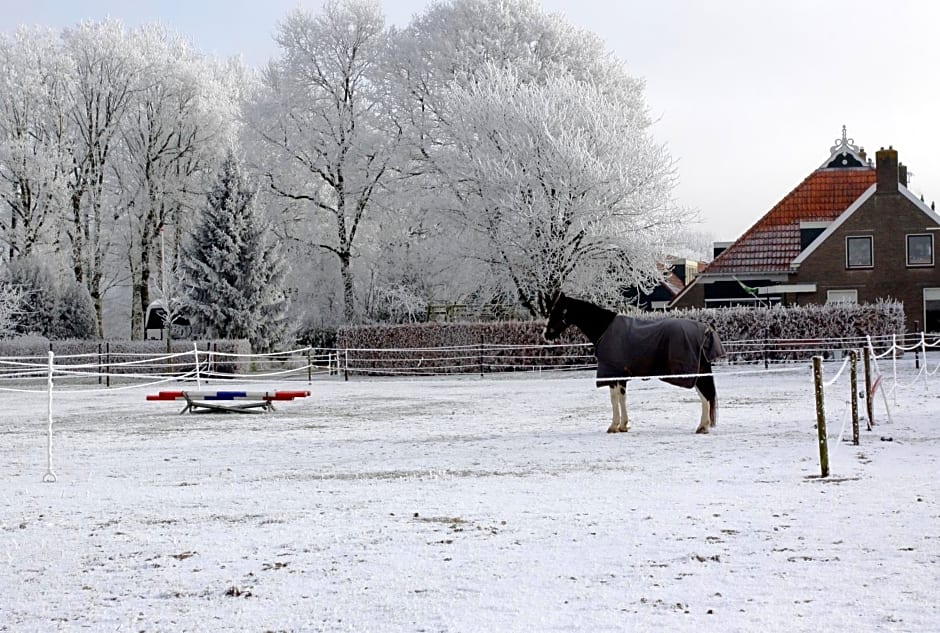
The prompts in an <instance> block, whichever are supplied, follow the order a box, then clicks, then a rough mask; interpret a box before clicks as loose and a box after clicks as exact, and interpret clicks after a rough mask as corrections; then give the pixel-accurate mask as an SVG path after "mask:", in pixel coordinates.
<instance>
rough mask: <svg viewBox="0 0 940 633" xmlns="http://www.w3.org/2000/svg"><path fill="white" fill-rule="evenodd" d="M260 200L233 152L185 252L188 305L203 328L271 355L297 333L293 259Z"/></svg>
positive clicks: (188, 308) (211, 191) (205, 330)
mask: <svg viewBox="0 0 940 633" xmlns="http://www.w3.org/2000/svg"><path fill="white" fill-rule="evenodd" d="M254 200H255V191H254V189H253V188H252V186H251V184H250V183H249V181H248V180H247V178H246V177H245V175H244V174H243V172H242V169H241V167H240V166H239V163H238V160H237V159H236V158H235V156H234V154H233V153H231V152H230V153H229V154H228V156H227V157H226V158H225V160H224V162H223V163H222V166H221V169H220V171H219V174H218V177H217V180H216V183H215V185H214V186H213V187H212V189H211V190H210V191H209V193H208V196H207V201H206V205H205V207H204V208H203V211H202V215H201V217H200V218H199V220H198V221H197V223H196V226H195V228H194V230H193V232H192V235H191V239H190V241H189V242H188V244H187V245H186V246H185V248H184V256H183V262H182V266H183V271H184V280H185V281H184V283H185V285H186V293H187V297H186V302H185V303H186V309H187V313H188V315H189V317H190V320H191V323H192V324H193V326H194V327H195V328H196V331H201V332H202V333H205V334H206V335H208V336H211V337H215V338H225V339H239V338H242V339H248V340H249V341H251V345H252V348H253V349H254V350H256V351H267V350H269V349H271V348H272V347H275V346H276V345H278V344H280V343H281V342H283V340H284V339H285V337H286V336H287V334H288V333H289V332H288V323H287V319H286V314H287V308H288V299H287V295H286V293H285V291H284V288H283V281H284V275H285V273H286V272H287V262H286V260H285V258H284V257H283V255H282V252H281V249H280V245H279V244H277V243H276V242H275V241H274V240H273V239H272V234H271V233H270V231H269V230H268V227H267V224H266V222H265V219H264V217H263V216H262V214H261V213H260V211H259V210H258V209H257V208H256V206H255V203H254Z"/></svg>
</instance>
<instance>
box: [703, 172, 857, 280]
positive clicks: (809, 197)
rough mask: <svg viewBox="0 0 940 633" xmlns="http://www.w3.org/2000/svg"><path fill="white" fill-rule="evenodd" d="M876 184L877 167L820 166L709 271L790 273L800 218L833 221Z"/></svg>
mask: <svg viewBox="0 0 940 633" xmlns="http://www.w3.org/2000/svg"><path fill="white" fill-rule="evenodd" d="M873 184H875V169H874V168H873V167H859V168H852V169H817V170H816V171H814V172H813V173H811V174H810V175H809V176H807V178H806V179H805V180H804V181H803V182H801V183H800V184H799V185H798V186H797V187H796V188H795V189H794V190H793V191H791V192H790V193H789V194H787V195H786V196H785V197H784V198H783V200H781V201H780V202H778V203H777V205H776V206H775V207H774V208H773V209H771V210H770V211H769V212H768V213H767V215H765V216H764V217H762V218H761V219H760V220H758V221H757V223H756V224H755V225H754V226H752V227H751V228H750V229H748V230H747V232H745V233H744V235H742V236H741V237H740V238H738V240H737V241H736V242H735V243H734V244H732V245H731V246H729V247H728V248H727V249H725V251H724V252H722V253H721V254H720V255H719V256H718V257H716V258H715V260H714V261H713V262H712V263H711V264H709V265H708V267H707V268H706V269H705V270H704V273H705V274H709V273H711V274H720V273H746V272H780V271H789V269H790V262H791V261H793V260H794V259H795V258H796V256H797V255H799V254H800V222H831V221H833V220H835V219H836V218H838V217H839V215H841V214H842V212H843V211H845V210H846V209H847V208H848V207H849V206H850V205H851V204H852V203H853V202H855V200H856V199H857V198H858V197H859V196H861V195H862V194H863V193H865V190H866V189H868V188H869V187H870V186H872V185H873Z"/></svg>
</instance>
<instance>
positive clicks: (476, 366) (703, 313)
mask: <svg viewBox="0 0 940 633" xmlns="http://www.w3.org/2000/svg"><path fill="white" fill-rule="evenodd" d="M631 316H635V317H637V318H644V319H662V318H669V317H682V318H688V319H692V320H695V321H701V322H703V323H706V324H708V325H710V326H711V327H712V328H714V329H715V331H716V332H717V333H718V336H719V337H720V338H721V339H722V341H723V342H724V343H725V347H726V349H727V351H728V352H729V359H730V360H740V361H748V360H759V359H767V360H798V359H803V358H808V357H809V356H812V355H813V354H815V353H820V352H821V351H825V352H826V353H831V352H832V351H833V350H839V349H848V348H857V347H860V345H861V342H862V341H864V337H865V336H866V335H867V336H871V337H873V338H877V337H883V336H888V335H891V334H903V333H904V308H903V305H902V304H900V303H898V302H896V301H879V302H877V303H873V304H861V305H856V304H847V303H838V304H829V305H818V306H817V305H812V306H790V307H783V306H772V307H768V308H751V307H733V308H710V309H692V310H684V311H676V312H638V313H635V314H631ZM544 327H545V323H544V321H493V322H486V323H419V324H403V325H373V326H355V327H353V326H350V327H343V328H340V329H339V330H338V331H337V341H336V346H337V348H339V349H341V350H353V351H348V352H347V354H348V357H349V367H350V369H353V370H355V371H362V372H370V371H371V372H374V373H392V372H395V371H410V372H427V373H460V372H468V373H473V372H479V371H481V368H482V371H501V370H511V369H524V368H527V367H541V366H557V365H583V364H585V363H590V360H589V359H588V360H586V359H585V358H584V356H585V355H587V356H590V355H591V354H592V353H593V350H592V348H591V347H590V346H587V347H571V346H567V345H566V344H577V343H587V342H588V341H587V339H586V338H585V337H584V336H583V335H581V333H580V332H579V331H578V330H577V329H576V328H568V330H566V331H565V334H564V336H563V337H562V340H560V341H558V342H557V343H559V345H558V346H546V345H545V341H544V340H543V339H542V330H543V328H544ZM784 339H786V340H789V341H793V342H792V343H782V344H781V343H780V342H781V341H782V340H784ZM744 341H749V342H756V343H758V344H760V345H759V346H758V348H757V350H758V354H759V355H758V356H756V357H755V356H753V355H748V354H747V353H745V351H743V350H744V348H742V342H744ZM519 346H521V347H519ZM448 347H449V348H452V349H441V348H448Z"/></svg>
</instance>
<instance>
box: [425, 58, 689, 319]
mask: <svg viewBox="0 0 940 633" xmlns="http://www.w3.org/2000/svg"><path fill="white" fill-rule="evenodd" d="M609 88H611V86H609V85H608V86H606V87H605V86H599V85H597V84H594V83H591V82H578V81H576V80H575V79H574V78H573V77H572V76H571V75H570V74H553V75H550V76H549V77H547V79H546V81H545V82H544V84H525V83H522V82H520V81H519V78H518V76H517V75H516V73H515V72H514V71H513V70H506V69H502V68H498V67H496V66H493V65H489V66H487V67H486V68H485V69H484V70H483V72H482V73H481V76H480V77H479V80H478V81H477V82H476V83H474V84H472V85H469V86H467V87H463V86H459V85H454V87H453V89H452V91H451V94H450V96H449V100H448V103H447V110H448V111H449V112H450V113H451V122H450V125H448V126H447V128H446V132H447V134H448V136H449V138H448V139H447V140H448V146H449V148H450V152H449V153H448V154H445V155H443V156H442V158H441V160H440V165H441V167H442V171H443V172H444V173H445V174H446V176H447V179H448V181H449V183H450V185H451V187H452V188H453V190H454V192H455V194H456V195H455V197H456V198H457V199H458V200H459V201H460V203H459V205H458V207H457V211H458V212H459V213H460V214H462V216H463V217H464V218H465V220H466V221H467V222H469V223H470V224H471V225H472V226H473V227H474V228H475V229H476V231H477V232H478V233H479V234H480V235H481V236H483V237H484V238H485V239H484V240H483V241H482V242H481V247H482V248H484V249H485V250H484V251H483V252H482V253H481V255H483V256H484V257H487V258H488V260H489V261H490V262H491V263H492V264H493V265H494V266H497V267H499V268H500V269H501V270H502V271H503V273H504V274H505V276H506V278H507V279H508V280H509V282H510V283H511V285H512V286H513V290H514V291H515V293H516V294H517V296H518V297H519V298H520V301H521V302H522V304H523V305H524V306H525V307H526V308H527V309H528V310H529V311H530V312H531V313H532V314H533V315H538V314H541V315H544V314H545V313H546V312H547V310H548V308H549V306H547V305H546V303H547V300H548V298H549V297H550V296H551V295H552V294H553V293H554V291H556V290H558V289H560V288H561V287H563V286H565V287H568V288H572V289H573V290H575V291H577V292H579V293H580V294H582V295H585V293H586V292H587V291H588V290H589V289H591V290H593V292H592V293H591V294H592V295H593V298H595V299H598V300H604V301H605V302H606V303H616V299H617V297H618V296H619V293H621V292H622V289H623V288H624V286H627V285H637V286H639V287H641V288H649V287H651V286H652V285H653V284H654V283H655V282H656V281H657V280H658V279H659V278H660V277H661V274H662V273H661V272H660V271H659V270H657V263H660V262H662V261H664V260H665V256H666V252H665V251H666V247H667V238H668V237H669V236H670V235H671V234H672V233H673V232H675V230H676V229H677V228H678V227H679V225H680V222H681V221H682V220H683V219H684V218H683V212H682V211H681V210H680V209H679V208H678V207H677V206H676V205H675V203H674V201H673V198H672V190H673V187H674V185H675V170H674V165H673V162H672V159H671V158H670V156H669V154H668V152H667V151H666V149H665V148H664V147H663V146H662V145H658V144H656V143H654V142H653V140H652V139H651V137H650V135H649V132H648V127H649V124H650V122H649V119H648V117H647V115H646V111H645V109H643V108H640V107H638V106H637V104H638V103H639V102H641V101H640V99H639V96H638V94H636V91H639V90H640V89H641V86H640V85H637V84H629V83H625V84H624V86H623V88H622V89H623V90H625V91H626V92H625V94H619V93H620V92H621V91H620V90H608V89H609ZM608 91H609V92H612V94H608Z"/></svg>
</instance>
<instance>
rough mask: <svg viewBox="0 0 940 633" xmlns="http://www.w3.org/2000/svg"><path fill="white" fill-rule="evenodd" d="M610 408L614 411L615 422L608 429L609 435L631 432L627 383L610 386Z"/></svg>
mask: <svg viewBox="0 0 940 633" xmlns="http://www.w3.org/2000/svg"><path fill="white" fill-rule="evenodd" d="M610 406H611V408H612V409H613V420H612V421H611V423H610V426H609V427H608V428H607V432H608V433H618V432H619V433H626V432H627V431H629V430H630V419H629V418H628V417H627V383H626V382H623V381H621V382H615V383H613V384H611V385H610Z"/></svg>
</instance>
